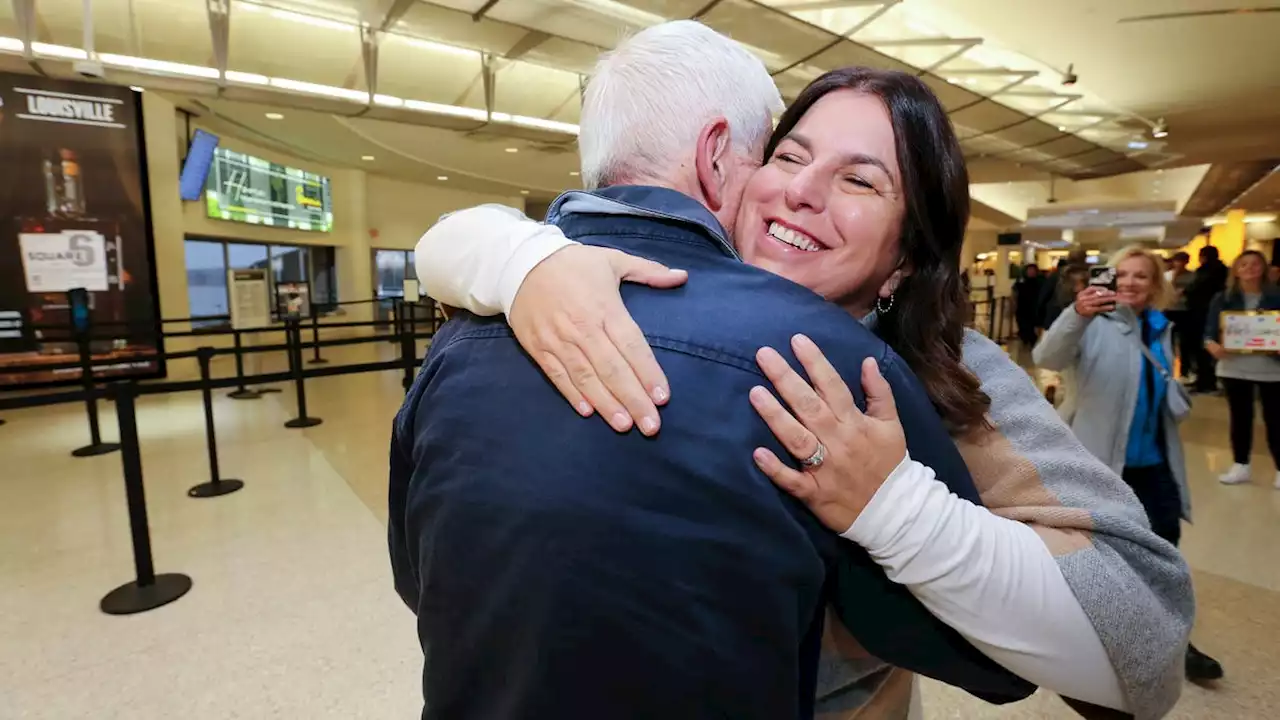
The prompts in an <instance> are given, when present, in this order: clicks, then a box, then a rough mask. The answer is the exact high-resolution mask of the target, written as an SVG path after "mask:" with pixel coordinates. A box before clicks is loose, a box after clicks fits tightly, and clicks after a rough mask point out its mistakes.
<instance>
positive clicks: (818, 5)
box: [773, 0, 901, 12]
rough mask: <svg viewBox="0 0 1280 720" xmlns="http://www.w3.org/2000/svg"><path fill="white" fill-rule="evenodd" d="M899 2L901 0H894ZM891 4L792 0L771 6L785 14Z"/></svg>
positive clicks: (880, 0) (873, 0)
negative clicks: (783, 11) (785, 12)
mask: <svg viewBox="0 0 1280 720" xmlns="http://www.w3.org/2000/svg"><path fill="white" fill-rule="evenodd" d="M896 1H898V2H900V1H901V0H896ZM886 4H892V3H888V2H886V0H794V1H793V2H774V3H773V6H774V7H776V8H778V9H779V10H785V11H787V12H804V11H805V10H843V9H845V8H853V7H870V6H872V5H886Z"/></svg>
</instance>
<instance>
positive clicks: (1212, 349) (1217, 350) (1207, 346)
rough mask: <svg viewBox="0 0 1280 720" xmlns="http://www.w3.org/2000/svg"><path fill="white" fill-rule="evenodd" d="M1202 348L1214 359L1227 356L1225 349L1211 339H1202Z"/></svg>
mask: <svg viewBox="0 0 1280 720" xmlns="http://www.w3.org/2000/svg"><path fill="white" fill-rule="evenodd" d="M1204 350H1205V352H1207V353H1209V354H1210V355H1212V356H1213V359H1214V360H1221V359H1222V358H1224V357H1226V356H1227V349H1226V348H1224V347H1222V345H1220V344H1219V343H1216V342H1214V341H1212V340H1205V341H1204Z"/></svg>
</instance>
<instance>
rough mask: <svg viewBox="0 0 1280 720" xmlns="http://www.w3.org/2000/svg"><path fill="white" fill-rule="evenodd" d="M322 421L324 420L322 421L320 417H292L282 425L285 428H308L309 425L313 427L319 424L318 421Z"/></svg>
mask: <svg viewBox="0 0 1280 720" xmlns="http://www.w3.org/2000/svg"><path fill="white" fill-rule="evenodd" d="M322 422H324V421H323V420H321V419H320V418H313V417H300V418H294V419H292V420H290V421H288V422H286V423H285V424H284V426H285V427H287V428H295V429H296V428H309V427H315V426H317V425H319V424H320V423H322Z"/></svg>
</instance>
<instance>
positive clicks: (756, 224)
mask: <svg viewBox="0 0 1280 720" xmlns="http://www.w3.org/2000/svg"><path fill="white" fill-rule="evenodd" d="M946 117H947V116H946V111H945V110H944V109H943V108H942V105H941V104H940V103H939V102H938V99H937V98H936V97H935V96H934V95H933V93H931V92H930V91H929V90H928V88H927V87H925V86H924V85H923V84H922V83H920V82H918V81H915V79H914V78H911V77H910V76H905V75H900V74H896V73H884V72H877V71H875V70H872V69H870V68H862V67H850V68H842V69H840V70H833V71H831V72H829V73H827V74H825V75H823V76H822V77H820V78H818V79H817V80H815V81H814V82H813V83H812V84H811V85H809V87H807V88H805V90H804V91H803V92H802V93H800V95H799V97H797V98H796V101H795V102H794V103H792V104H791V106H790V107H788V108H787V111H786V113H785V114H783V116H782V119H781V120H780V121H779V123H778V128H777V129H776V130H775V131H774V134H773V141H772V142H770V143H769V145H768V147H766V149H765V160H766V162H765V165H764V167H762V168H761V169H760V171H759V172H757V173H756V174H755V176H753V177H752V179H751V181H750V183H748V185H747V190H746V193H745V195H744V196H743V201H742V208H743V210H742V215H741V216H739V218H738V223H737V227H738V233H737V237H736V242H737V246H738V251H739V252H740V253H741V254H742V257H743V259H744V260H746V261H747V262H749V263H751V264H752V265H756V266H759V267H762V268H764V269H766V270H770V271H772V272H775V273H777V274H779V275H782V276H783V277H786V278H788V279H790V280H792V281H794V282H797V283H800V284H801V285H804V286H805V287H808V288H809V289H811V290H813V291H814V292H817V293H819V294H820V295H822V296H823V297H825V298H827V299H829V300H831V301H832V302H835V303H836V304H838V305H841V306H842V307H844V308H845V309H847V310H849V312H850V313H851V314H853V316H854V317H865V316H867V315H868V314H870V313H871V312H872V311H873V310H875V311H876V317H875V325H876V333H877V334H878V335H880V337H882V338H884V340H885V341H886V342H888V343H889V345H890V346H891V347H892V348H893V349H894V350H896V351H897V352H898V354H899V355H901V356H902V357H903V359H904V360H906V361H907V364H908V365H909V366H910V367H911V369H912V371H914V372H915V373H916V375H917V376H918V377H919V378H920V380H921V382H922V383H924V386H925V389H926V390H927V391H928V393H929V397H930V398H932V399H933V401H934V404H935V405H937V407H938V410H939V412H940V413H941V415H942V417H943V419H944V420H946V421H947V422H948V423H949V424H950V425H951V426H952V429H953V430H955V431H964V430H968V429H971V428H976V427H979V426H981V425H982V424H983V422H984V416H985V414H986V412H987V408H988V407H989V406H990V401H989V399H988V398H987V396H986V395H984V394H983V393H982V390H981V388H980V385H979V383H978V380H977V378H975V377H974V376H973V374H972V373H970V372H969V371H968V370H967V369H965V367H964V365H963V364H962V362H961V346H962V344H963V340H964V317H965V313H966V312H967V310H968V300H967V298H966V296H965V292H964V288H963V286H962V285H961V273H960V270H959V268H960V249H961V244H962V241H963V238H964V229H965V226H966V225H967V224H968V221H969V175H968V171H967V170H966V169H965V164H964V156H963V153H962V151H961V150H960V144H959V142H958V141H957V140H956V136H955V133H954V132H953V131H952V129H951V127H950V125H949V124H948V123H947V122H946ZM799 239H803V240H804V241H805V242H806V243H811V244H812V245H813V246H816V251H815V252H804V250H808V249H810V248H809V247H804V248H803V249H800V248H799V246H798V244H797V241H798V240H799ZM833 264H834V265H836V266H838V267H840V268H842V269H843V271H842V272H840V273H832V271H831V268H832V266H833Z"/></svg>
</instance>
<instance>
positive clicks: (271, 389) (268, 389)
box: [258, 388, 284, 395]
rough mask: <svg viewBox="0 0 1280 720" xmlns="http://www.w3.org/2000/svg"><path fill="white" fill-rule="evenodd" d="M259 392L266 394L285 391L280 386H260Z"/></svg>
mask: <svg viewBox="0 0 1280 720" xmlns="http://www.w3.org/2000/svg"><path fill="white" fill-rule="evenodd" d="M258 392H259V393H261V394H263V395H266V394H267V393H273V392H284V391H283V390H281V389H280V388H258Z"/></svg>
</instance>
